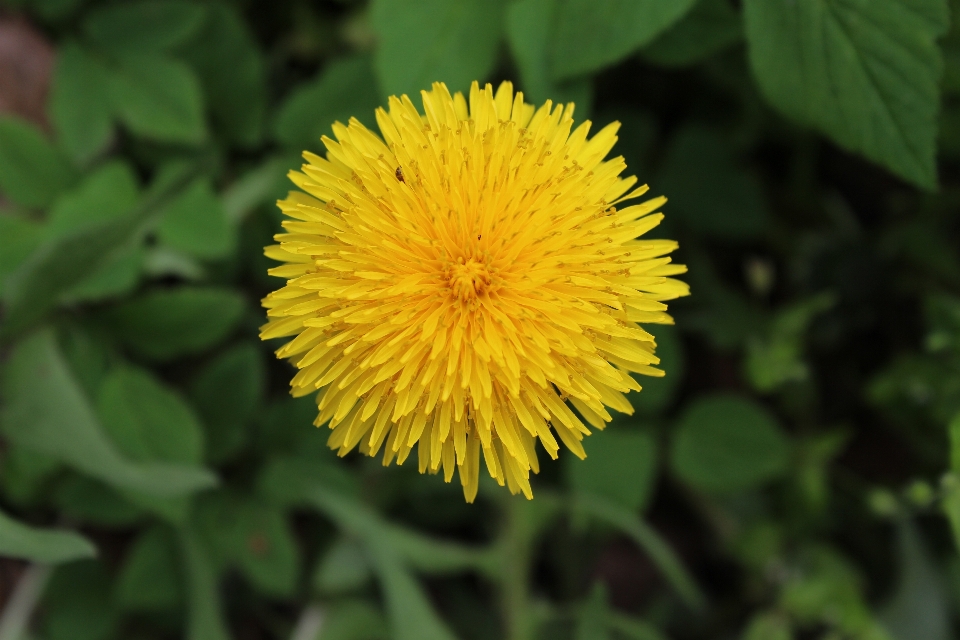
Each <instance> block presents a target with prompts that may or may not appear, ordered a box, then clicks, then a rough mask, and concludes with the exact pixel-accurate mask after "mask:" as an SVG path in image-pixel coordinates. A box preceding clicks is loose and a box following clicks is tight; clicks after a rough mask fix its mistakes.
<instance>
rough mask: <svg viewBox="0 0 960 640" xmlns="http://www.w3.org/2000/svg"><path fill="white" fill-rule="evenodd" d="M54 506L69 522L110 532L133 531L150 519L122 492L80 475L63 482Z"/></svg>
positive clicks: (56, 493) (59, 487) (55, 497)
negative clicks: (110, 530) (146, 519)
mask: <svg viewBox="0 0 960 640" xmlns="http://www.w3.org/2000/svg"><path fill="white" fill-rule="evenodd" d="M53 503H54V504H55V505H56V507H57V509H59V511H60V513H62V514H63V515H64V516H65V517H67V518H71V519H73V520H76V521H77V522H81V523H84V524H91V525H94V526H97V527H102V528H108V529H118V528H120V529H123V528H129V527H131V526H133V525H135V524H137V523H138V522H140V521H141V520H143V519H144V518H145V517H146V515H147V514H146V512H145V511H144V510H143V509H141V508H140V507H138V506H137V505H135V504H133V503H132V502H130V500H128V499H127V498H126V497H124V496H123V495H121V494H120V493H119V492H118V491H115V490H113V489H111V488H110V487H109V486H107V485H105V484H103V483H102V482H99V481H97V480H94V479H92V478H88V477H86V476H82V475H80V474H77V473H71V474H69V475H68V476H67V477H66V478H64V479H63V480H61V481H60V483H59V484H58V485H57V488H56V490H55V491H54V493H53Z"/></svg>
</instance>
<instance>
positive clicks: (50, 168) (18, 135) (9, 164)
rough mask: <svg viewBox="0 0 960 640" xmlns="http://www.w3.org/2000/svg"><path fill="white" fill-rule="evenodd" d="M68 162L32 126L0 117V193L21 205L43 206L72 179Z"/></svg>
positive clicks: (18, 120) (74, 176)
mask: <svg viewBox="0 0 960 640" xmlns="http://www.w3.org/2000/svg"><path fill="white" fill-rule="evenodd" d="M76 177H77V176H76V173H75V172H74V170H73V168H72V167H71V166H70V163H69V162H68V161H67V160H66V158H64V157H63V156H62V155H61V154H60V152H59V151H57V150H56V149H55V148H54V147H53V145H51V144H50V142H49V141H48V140H47V139H46V138H45V137H44V136H43V134H42V133H40V132H39V131H38V130H37V129H36V128H35V127H34V126H33V125H31V124H28V123H27V122H26V121H24V120H20V119H18V118H12V117H10V116H6V115H2V116H0V192H2V193H3V195H5V196H6V197H7V198H9V199H10V200H12V201H13V202H15V203H17V204H19V205H21V206H24V207H37V208H40V207H45V206H47V205H48V204H50V203H51V202H53V201H54V200H55V199H56V198H57V196H59V195H60V194H61V193H63V192H64V191H65V190H66V189H68V188H69V187H70V185H71V184H73V182H74V180H76Z"/></svg>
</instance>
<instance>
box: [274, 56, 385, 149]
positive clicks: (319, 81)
mask: <svg viewBox="0 0 960 640" xmlns="http://www.w3.org/2000/svg"><path fill="white" fill-rule="evenodd" d="M377 93H378V92H377V81H376V78H375V77H374V75H373V66H372V64H371V60H370V58H369V57H368V56H359V55H358V56H353V57H350V58H343V59H340V60H335V61H333V62H331V63H330V64H329V65H328V66H327V67H326V68H325V69H324V70H323V72H322V73H321V74H320V75H318V76H317V77H316V78H315V79H314V80H312V81H310V82H306V83H304V84H302V85H300V86H299V87H298V88H297V89H296V91H294V92H293V93H292V94H291V95H290V96H289V97H288V98H287V99H286V101H285V102H284V103H283V105H282V106H281V107H280V111H279V113H278V114H277V119H276V122H275V123H274V127H273V128H274V135H275V136H276V138H277V140H279V141H280V142H281V143H282V144H284V145H286V146H287V147H289V148H291V149H296V150H298V151H299V150H303V149H310V150H313V151H321V150H323V149H324V146H323V144H322V143H321V142H320V136H324V135H325V136H330V135H331V134H332V131H331V126H332V125H333V123H334V122H342V123H344V124H346V123H347V122H348V121H349V120H350V118H357V119H358V120H360V121H361V122H363V123H364V124H365V125H367V126H371V125H372V124H374V123H375V122H376V120H375V118H374V110H375V109H376V108H377V107H378V106H379V105H380V98H379V96H378V95H377Z"/></svg>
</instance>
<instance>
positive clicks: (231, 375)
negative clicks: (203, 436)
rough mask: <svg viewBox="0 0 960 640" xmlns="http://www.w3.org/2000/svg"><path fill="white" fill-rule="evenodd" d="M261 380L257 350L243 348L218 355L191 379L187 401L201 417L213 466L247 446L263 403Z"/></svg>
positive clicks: (261, 364) (262, 384) (263, 376)
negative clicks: (191, 401) (252, 420)
mask: <svg viewBox="0 0 960 640" xmlns="http://www.w3.org/2000/svg"><path fill="white" fill-rule="evenodd" d="M264 378H265V372H264V367H263V359H262V357H261V356H260V350H259V349H258V348H257V347H256V346H255V345H252V344H243V345H239V346H237V347H234V348H233V349H230V350H229V351H226V352H224V353H223V354H221V355H220V356H219V357H217V358H216V359H215V360H213V361H212V362H210V363H209V364H208V365H207V366H206V367H204V368H203V369H202V370H201V371H200V374H199V375H198V376H197V378H196V379H194V381H193V384H192V385H191V386H190V397H191V399H192V400H193V404H194V406H195V407H197V410H198V411H199V412H200V415H201V416H202V417H203V424H204V426H205V427H206V430H207V457H208V458H209V459H210V460H211V461H212V462H214V463H220V462H223V461H224V460H226V459H228V458H229V457H230V456H232V455H233V454H235V453H236V452H237V451H238V450H239V449H240V448H241V447H242V446H243V445H244V444H246V442H247V440H248V438H249V436H250V430H249V426H250V421H251V419H252V418H253V416H254V415H255V413H256V411H257V410H258V409H259V408H260V403H261V402H262V401H263V395H264Z"/></svg>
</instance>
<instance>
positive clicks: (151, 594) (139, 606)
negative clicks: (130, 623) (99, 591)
mask: <svg viewBox="0 0 960 640" xmlns="http://www.w3.org/2000/svg"><path fill="white" fill-rule="evenodd" d="M177 564H178V558H177V549H176V541H175V540H174V538H173V537H172V535H171V534H170V532H169V530H168V529H166V528H164V527H162V526H159V525H154V526H152V527H150V528H149V529H146V530H144V531H143V532H142V533H141V534H140V535H139V536H138V537H137V539H136V540H135V541H134V543H133V544H132V545H131V547H130V549H129V550H128V551H127V555H126V557H125V558H124V561H123V566H122V567H121V568H120V573H119V574H118V575H117V584H116V587H115V588H114V599H115V600H116V602H117V604H118V605H119V606H120V607H121V608H123V609H124V610H126V611H164V610H167V609H173V608H176V607H177V606H178V605H180V603H181V602H182V601H183V593H181V586H180V576H179V575H177V571H176V567H177Z"/></svg>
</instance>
